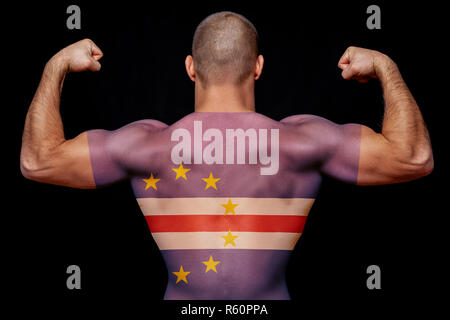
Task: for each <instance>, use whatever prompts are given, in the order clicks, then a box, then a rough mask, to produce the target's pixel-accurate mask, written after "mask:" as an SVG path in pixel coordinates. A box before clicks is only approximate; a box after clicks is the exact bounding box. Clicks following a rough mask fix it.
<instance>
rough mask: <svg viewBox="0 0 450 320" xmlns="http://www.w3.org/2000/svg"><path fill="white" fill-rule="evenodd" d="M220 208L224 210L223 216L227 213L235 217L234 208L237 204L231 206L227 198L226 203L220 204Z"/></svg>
mask: <svg viewBox="0 0 450 320" xmlns="http://www.w3.org/2000/svg"><path fill="white" fill-rule="evenodd" d="M221 206H222V207H224V208H225V215H227V213H232V214H234V215H235V214H236V212H234V208H236V207H237V206H238V204H233V203H232V202H231V199H230V198H228V203H224V204H221Z"/></svg>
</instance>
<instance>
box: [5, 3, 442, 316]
mask: <svg viewBox="0 0 450 320" xmlns="http://www.w3.org/2000/svg"><path fill="white" fill-rule="evenodd" d="M70 4H78V5H79V6H80V8H81V30H68V29H67V28H66V19H67V17H68V16H69V15H68V14H66V8H67V6H68V5H70ZM370 4H378V5H379V6H380V8H381V27H382V28H381V30H368V29H367V27H366V19H367V17H368V14H366V8H367V6H368V5H370ZM221 10H231V11H235V12H237V13H241V14H243V15H244V16H246V17H247V18H248V19H249V20H250V21H252V22H253V23H254V24H255V26H256V28H257V29H258V32H259V35H260V52H261V54H263V55H264V58H265V65H264V70H263V74H262V77H261V79H260V80H258V81H257V84H256V109H257V111H258V112H260V113H263V114H265V115H267V116H270V117H272V118H274V119H277V120H280V119H282V118H284V117H286V116H288V115H292V114H298V113H311V114H316V115H319V116H322V117H325V118H328V119H330V120H332V121H335V122H337V123H347V122H356V123H361V124H365V125H367V126H370V127H372V128H374V129H376V130H379V129H380V126H381V121H382V115H383V98H382V94H381V90H380V86H379V84H378V82H377V81H370V82H369V83H368V84H359V83H357V82H353V81H344V80H343V79H342V78H341V75H340V70H339V69H338V68H337V62H338V60H339V58H340V56H341V55H342V53H343V52H344V50H345V49H346V47H348V46H350V45H354V46H361V47H367V48H371V49H376V50H379V51H382V52H384V53H386V54H388V55H389V56H390V57H391V58H392V59H393V60H394V61H396V62H397V64H398V66H399V68H400V70H401V72H402V75H403V77H404V79H405V81H406V83H407V84H408V86H409V87H410V89H411V91H412V92H413V95H414V96H415V98H416V100H417V102H418V104H419V106H420V107H421V110H422V112H423V115H424V118H425V120H426V123H427V125H428V128H429V131H430V135H431V139H432V144H433V149H434V157H435V170H434V171H433V173H432V174H431V175H430V176H427V177H425V178H422V179H420V180H417V181H413V182H409V183H406V184H398V185H390V186H380V187H357V186H351V185H345V184H342V183H339V182H336V181H333V180H330V179H325V181H324V183H323V186H322V188H321V192H320V194H319V197H318V199H317V201H316V203H315V206H314V207H313V209H312V211H311V213H310V216H309V218H308V222H307V224H306V226H305V230H304V234H303V235H302V237H301V239H300V241H299V243H298V245H297V247H296V249H295V251H294V254H293V258H292V261H291V263H290V265H289V268H288V273H287V278H288V286H289V290H290V293H291V296H292V299H293V301H292V302H290V303H288V304H274V305H273V308H274V309H273V310H272V317H273V318H274V319H278V318H281V315H282V314H286V312H288V311H286V310H289V312H293V310H294V311H295V312H299V314H301V312H300V311H299V310H303V309H304V308H306V307H311V306H318V307H317V308H316V307H313V309H314V308H315V309H314V311H315V312H322V311H326V310H328V311H330V310H331V311H333V312H334V311H336V310H337V309H335V308H336V307H337V306H339V310H341V312H342V314H343V315H348V314H349V313H351V312H353V311H355V310H360V308H361V307H363V308H364V309H363V310H364V311H362V313H361V317H365V315H367V314H371V313H373V312H375V311H382V312H383V313H387V312H388V311H387V310H397V311H399V312H401V313H404V312H408V311H412V312H415V310H416V309H417V308H418V307H420V306H423V305H424V301H425V299H426V298H430V297H433V296H434V295H435V294H436V293H437V291H438V290H439V289H440V288H445V285H444V281H445V274H444V270H445V268H444V265H443V263H444V258H445V256H446V255H447V254H448V249H445V248H446V247H447V245H446V244H445V241H446V231H445V225H444V224H443V223H442V219H443V218H444V217H445V215H447V214H448V209H447V207H446V206H445V191H446V189H447V187H446V184H441V187H439V180H440V179H442V175H443V174H444V172H443V167H444V168H445V161H444V158H445V155H444V151H445V148H446V147H447V144H446V135H445V129H446V128H445V126H446V117H445V111H446V110H445V109H446V108H447V107H448V104H449V103H448V100H447V99H445V98H444V96H445V94H446V91H445V88H444V87H445V85H446V82H448V81H446V77H445V75H446V73H447V69H448V66H447V64H448V62H447V59H448V58H447V56H446V51H445V49H444V46H445V42H446V41H448V39H446V38H447V37H448V33H447V31H445V30H444V29H443V28H444V25H445V22H444V20H443V15H442V13H443V9H442V8H440V7H439V6H437V5H433V4H428V6H426V5H424V4H421V5H420V6H419V5H414V4H412V3H404V4H397V6H393V4H388V3H380V2H375V3H372V2H360V3H358V4H355V3H349V2H345V3H339V4H336V5H329V4H326V3H317V4H305V3H303V2H296V3H295V4H294V3H292V4H291V3H282V2H272V3H262V2H259V3H258V2H253V3H250V2H249V3H246V4H240V5H239V4H238V5H235V4H232V3H230V2H223V3H220V2H207V3H206V4H205V3H204V4H200V3H197V2H195V3H192V4H189V3H184V5H178V4H176V3H167V4H166V5H161V4H158V5H157V4H155V3H149V2H147V3H146V4H145V5H144V4H142V3H139V2H132V1H126V2H122V3H120V4H119V3H117V4H114V3H112V2H111V3H108V2H105V3H97V2H96V4H93V3H92V2H79V1H78V2H77V1H74V2H67V1H61V2H60V3H58V4H43V3H34V4H27V5H22V4H20V3H17V4H13V5H12V6H11V7H10V8H7V9H5V10H4V12H3V13H4V16H5V19H3V21H2V22H3V24H5V27H4V28H3V30H4V35H5V36H4V37H3V42H4V46H3V53H4V54H6V59H4V61H3V78H4V79H5V80H6V85H4V86H3V89H4V95H5V96H6V97H7V99H5V100H4V101H6V103H5V107H4V108H3V109H4V110H2V111H3V116H4V118H3V120H4V122H3V123H4V126H3V129H6V130H5V133H4V134H3V136H4V140H5V142H6V144H7V146H8V149H7V153H6V154H4V155H3V160H4V161H6V163H7V164H6V166H5V168H9V169H6V171H7V172H5V173H6V175H8V176H9V175H11V178H12V181H13V182H12V183H9V184H8V186H7V188H8V190H7V192H6V193H4V197H5V198H4V208H5V209H4V215H5V217H7V218H13V220H12V222H11V223H5V224H4V227H5V229H6V230H5V231H7V232H4V233H3V234H4V235H7V236H6V239H5V241H4V243H5V246H4V248H5V250H6V255H5V259H3V262H2V263H3V266H6V267H7V272H6V273H4V275H5V280H9V281H11V283H12V286H11V289H13V290H9V289H8V290H9V292H10V293H11V295H10V296H14V297H17V298H19V299H22V298H23V297H27V301H29V302H37V304H38V305H39V306H41V307H43V308H44V310H47V311H48V310H52V309H53V308H54V307H55V306H58V305H59V306H60V305H64V306H68V307H69V308H70V309H69V310H73V309H78V310H84V309H83V308H84V307H85V306H87V305H94V306H97V308H98V309H100V310H101V311H104V310H106V309H102V308H103V307H102V306H103V304H102V303H103V302H106V303H107V304H108V303H110V302H112V301H118V302H119V303H118V304H115V305H114V306H119V305H123V304H125V301H126V302H128V301H134V302H145V303H144V304H139V305H138V306H137V307H136V308H137V309H138V310H140V309H142V310H144V311H148V310H159V308H163V309H164V310H165V311H166V312H168V313H170V314H171V316H168V318H174V316H173V315H177V312H178V309H177V308H179V306H181V305H183V303H181V304H176V305H175V304H170V303H163V302H161V301H160V300H161V299H162V297H163V294H164V289H165V285H166V281H167V276H168V275H167V271H166V269H165V267H164V264H163V260H162V257H161V255H160V253H159V251H158V249H157V247H156V245H155V243H154V242H153V240H152V238H151V235H150V232H149V230H148V227H147V225H146V222H145V219H144V217H143V216H142V214H141V213H140V211H139V208H138V206H137V204H136V201H135V198H134V196H133V193H132V191H131V188H130V187H129V185H128V184H127V183H123V184H119V185H115V186H113V187H110V188H106V189H99V190H74V189H69V188H64V187H57V186H51V185H43V184H39V183H36V182H32V181H28V180H26V179H24V178H23V177H22V176H21V174H20V170H19V154H20V142H21V135H22V131H23V123H24V119H25V115H26V112H27V109H28V106H29V104H30V102H31V99H32V97H33V94H34V91H35V89H36V87H37V85H38V83H39V79H40V75H41V72H42V69H43V67H44V65H45V63H46V61H47V60H48V59H49V58H50V57H51V56H52V55H53V54H55V53H56V52H57V51H58V50H60V49H61V48H63V47H64V46H66V45H68V44H70V43H72V42H75V41H78V40H80V39H82V38H85V37H89V38H91V39H92V40H93V41H94V42H95V43H96V44H97V45H98V46H99V47H100V48H101V49H102V51H103V52H104V57H103V58H102V60H101V63H102V70H101V72H98V73H91V72H87V73H80V74H70V75H69V76H67V78H66V81H65V84H64V89H63V95H62V102H61V112H62V117H63V121H64V125H65V133H66V137H67V138H72V137H74V136H76V135H77V134H79V133H80V132H82V131H84V130H88V129H94V128H104V129H116V128H118V127H120V126H123V125H125V124H127V123H129V122H132V121H135V120H139V119H142V118H152V119H157V120H160V121H163V122H166V123H168V124H171V123H173V122H175V121H176V120H178V119H179V118H180V117H182V116H184V115H186V114H188V113H190V112H192V111H193V108H194V86H193V83H192V82H191V81H190V80H189V78H188V77H187V75H186V74H185V69H184V59H185V57H186V55H187V54H190V46H191V41H192V36H193V33H194V30H195V27H196V26H197V25H198V23H199V22H200V21H201V20H202V19H203V18H204V17H206V16H207V15H208V14H210V13H213V12H216V11H221ZM7 18H9V19H7ZM442 200H443V201H442ZM441 201H442V202H441ZM439 203H442V204H439ZM4 221H6V220H4ZM441 228H442V229H441ZM71 264H76V265H79V266H80V267H81V271H82V289H81V290H68V289H67V288H66V278H67V274H66V268H67V266H69V265H71ZM371 264H376V265H379V266H380V268H381V286H382V289H381V290H368V289H367V287H366V279H367V277H368V275H367V274H366V268H367V266H369V265H371ZM13 292H14V294H12V293H13ZM400 301H404V302H406V303H400ZM108 305H109V307H108V309H109V310H111V304H108ZM72 307H73V308H72ZM392 307H393V308H392ZM136 308H133V310H136ZM285 308H287V309H285ZM358 312H359V311H358ZM389 312H391V311H389ZM178 319H182V318H181V317H178Z"/></svg>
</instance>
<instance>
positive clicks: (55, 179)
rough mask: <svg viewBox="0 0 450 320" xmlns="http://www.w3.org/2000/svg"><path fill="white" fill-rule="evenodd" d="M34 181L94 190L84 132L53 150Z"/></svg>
mask: <svg viewBox="0 0 450 320" xmlns="http://www.w3.org/2000/svg"><path fill="white" fill-rule="evenodd" d="M35 180H37V181H41V182H45V183H51V184H56V185H62V186H67V187H72V188H81V189H90V188H95V181H94V176H93V173H92V167H91V161H90V157H89V146H88V140H87V134H86V132H84V133H82V134H80V135H78V136H77V137H76V138H74V139H70V140H66V141H65V142H64V143H62V144H61V145H59V146H58V147H56V148H54V149H53V150H52V151H51V152H50V153H49V155H48V159H47V161H46V165H45V166H44V167H43V168H42V170H40V172H39V173H38V174H37V175H36V176H35Z"/></svg>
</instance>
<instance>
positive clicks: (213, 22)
mask: <svg viewBox="0 0 450 320" xmlns="http://www.w3.org/2000/svg"><path fill="white" fill-rule="evenodd" d="M192 56H193V59H194V66H195V72H196V73H197V75H198V77H199V78H200V81H201V82H202V84H203V85H204V86H208V85H215V84H223V83H232V84H235V85H239V84H241V83H242V82H243V81H244V80H245V79H246V78H247V77H248V76H250V74H251V73H252V71H253V69H254V67H255V63H256V59H257V57H258V33H257V32H256V28H255V27H254V26H253V24H252V23H251V22H250V21H248V20H247V19H246V18H245V17H243V16H241V15H240V14H237V13H233V12H230V11H223V12H218V13H214V14H212V15H210V16H208V17H206V18H205V19H204V20H203V21H202V22H201V23H200V24H199V26H198V27H197V29H196V30H195V34H194V41H193V43H192Z"/></svg>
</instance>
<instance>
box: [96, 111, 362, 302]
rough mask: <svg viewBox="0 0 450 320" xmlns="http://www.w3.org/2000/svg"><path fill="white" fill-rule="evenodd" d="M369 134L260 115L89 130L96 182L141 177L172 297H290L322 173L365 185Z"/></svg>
mask: <svg viewBox="0 0 450 320" xmlns="http://www.w3.org/2000/svg"><path fill="white" fill-rule="evenodd" d="M359 136H360V126H359V125H352V124H350V125H345V126H338V125H335V124H333V123H331V122H329V121H327V120H325V119H323V118H320V117H316V116H310V115H298V116H292V117H289V118H286V119H283V120H282V121H281V122H277V121H274V120H272V119H270V118H268V117H266V116H263V115H261V114H258V113H255V112H236V113H229V112H228V113H216V112H194V113H191V114H189V115H188V116H186V117H184V118H183V119H181V120H179V121H178V122H176V123H175V124H173V125H171V126H167V125H165V124H163V123H161V122H159V121H155V120H142V121H138V122H135V123H132V124H130V125H128V126H125V127H123V128H121V129H119V130H116V131H114V132H107V131H103V130H93V131H90V132H88V140H89V147H90V155H91V162H92V168H93V172H94V177H95V182H96V185H97V186H101V185H105V184H108V181H109V180H111V181H114V180H116V178H115V177H114V176H115V175H118V176H119V175H120V176H123V174H124V171H125V172H126V175H127V176H128V178H129V179H130V180H131V183H132V187H133V190H134V193H135V196H136V198H137V201H138V203H139V206H140V207H141V210H142V212H143V214H144V215H145V217H146V219H147V222H148V225H149V228H150V231H151V232H152V236H153V238H154V239H155V241H156V243H157V245H158V247H159V249H160V250H161V252H162V255H163V257H164V260H165V262H166V265H167V268H168V271H169V282H168V287H167V290H166V294H165V298H166V299H289V294H288V291H287V287H286V283H285V279H284V277H285V268H286V265H287V263H288V261H289V257H290V254H291V251H292V250H293V249H294V247H295V244H296V242H297V240H298V239H299V237H300V235H301V233H302V231H303V227H304V224H305V221H306V217H307V215H308V212H309V210H310V208H311V206H312V204H313V202H314V199H315V197H316V194H317V191H318V188H319V185H320V182H321V173H328V174H331V175H333V176H335V177H338V178H340V179H341V180H345V181H347V182H356V178H357V167H358V156H359ZM330 140H334V141H330ZM343 164H344V165H343Z"/></svg>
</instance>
